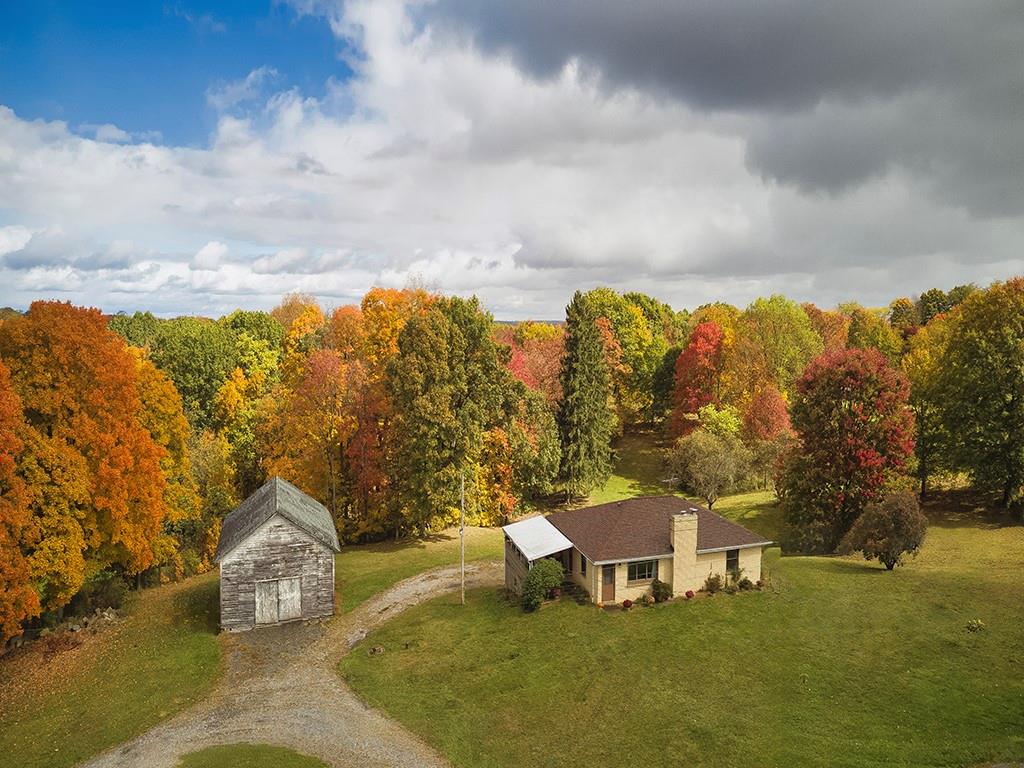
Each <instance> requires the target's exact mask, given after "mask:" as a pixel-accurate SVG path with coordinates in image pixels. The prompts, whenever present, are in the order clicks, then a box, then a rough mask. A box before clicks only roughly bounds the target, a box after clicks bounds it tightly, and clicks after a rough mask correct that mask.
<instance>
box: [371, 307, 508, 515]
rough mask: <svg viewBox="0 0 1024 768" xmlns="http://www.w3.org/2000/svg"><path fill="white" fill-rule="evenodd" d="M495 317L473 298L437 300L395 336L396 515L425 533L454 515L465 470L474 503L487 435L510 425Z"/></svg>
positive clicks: (391, 374) (392, 464)
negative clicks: (474, 483) (478, 466)
mask: <svg viewBox="0 0 1024 768" xmlns="http://www.w3.org/2000/svg"><path fill="white" fill-rule="evenodd" d="M492 322H493V321H492V320H491V317H490V316H489V315H487V314H486V313H484V312H483V311H481V309H480V304H479V302H478V301H477V300H476V299H475V298H473V299H469V300H467V299H461V298H457V297H453V298H445V299H438V300H437V301H435V302H434V303H433V304H431V306H430V309H429V310H428V311H427V312H424V313H423V314H421V315H417V316H416V317H413V318H412V319H411V320H409V322H408V323H407V324H406V326H405V328H404V329H403V330H402V333H401V334H400V335H399V337H398V355H397V356H396V357H395V358H394V359H393V360H392V361H391V364H390V366H389V369H388V386H389V394H390V396H391V401H392V407H393V413H394V416H393V421H392V434H393V435H394V440H393V441H392V445H391V447H390V451H389V457H388V458H389V461H388V463H389V474H390V481H391V489H392V491H393V500H394V503H395V504H396V507H397V509H396V511H397V514H398V515H399V516H400V518H401V519H402V520H404V521H405V523H406V524H407V525H409V526H410V527H412V528H414V529H415V530H417V531H418V532H420V533H424V532H426V531H427V530H429V529H430V528H431V527H436V526H437V525H439V524H448V523H452V522H455V520H456V519H457V513H458V507H459V474H460V471H465V477H466V489H467V490H466V493H467V505H469V503H470V499H469V495H470V493H471V485H472V478H473V476H474V472H475V462H476V461H477V460H478V459H479V454H480V447H481V441H482V436H483V433H484V431H486V430H488V429H490V428H492V427H494V426H497V425H500V424H503V423H504V422H505V416H506V413H505V410H506V409H505V406H506V403H507V401H508V389H509V387H511V386H513V384H512V382H513V380H512V376H511V374H510V373H509V372H508V370H507V369H506V368H505V365H504V361H503V360H502V359H501V357H500V355H499V350H498V347H497V345H496V344H495V343H494V341H493V339H492V338H491V325H492Z"/></svg>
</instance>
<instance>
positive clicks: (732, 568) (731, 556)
mask: <svg viewBox="0 0 1024 768" xmlns="http://www.w3.org/2000/svg"><path fill="white" fill-rule="evenodd" d="M725 572H726V573H731V574H733V575H734V576H735V575H736V574H737V573H739V572H740V551H739V550H738V549H730V550H726V553H725Z"/></svg>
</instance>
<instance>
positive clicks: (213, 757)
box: [179, 744, 326, 768]
mask: <svg viewBox="0 0 1024 768" xmlns="http://www.w3.org/2000/svg"><path fill="white" fill-rule="evenodd" d="M270 766H273V768H326V766H325V764H324V763H322V762H321V761H319V760H317V759H316V758H315V757H308V756H306V755H300V754H299V753H298V752H295V751H293V750H290V749H286V748H285V747H274V746H271V745H269V744H226V745H224V746H220V747H208V748H206V749H203V750H201V751H199V752H193V753H192V754H190V755H185V757H184V758H182V760H181V763H179V768H270Z"/></svg>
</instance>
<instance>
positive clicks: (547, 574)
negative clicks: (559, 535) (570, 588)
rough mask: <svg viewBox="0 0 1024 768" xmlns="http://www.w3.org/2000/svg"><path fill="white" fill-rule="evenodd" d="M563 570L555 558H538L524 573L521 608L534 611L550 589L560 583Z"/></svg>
mask: <svg viewBox="0 0 1024 768" xmlns="http://www.w3.org/2000/svg"><path fill="white" fill-rule="evenodd" d="M564 575H565V570H564V569H563V568H562V564H561V563H560V562H558V561H557V560H549V559H547V558H545V559H544V560H539V561H538V562H536V563H534V564H533V568H531V569H530V572H529V573H528V574H527V575H526V581H525V582H523V610H524V611H535V610H537V609H538V608H540V604H541V603H542V602H543V601H544V598H546V597H547V596H548V594H549V593H550V592H551V590H553V589H555V588H556V587H560V586H561V585H562V578H563V577H564Z"/></svg>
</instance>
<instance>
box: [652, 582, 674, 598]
mask: <svg viewBox="0 0 1024 768" xmlns="http://www.w3.org/2000/svg"><path fill="white" fill-rule="evenodd" d="M651 596H652V597H653V598H654V602H656V603H664V602H665V601H666V600H670V599H672V587H670V586H669V585H668V584H666V583H665V582H664V581H661V580H660V579H655V580H654V581H652V582H651Z"/></svg>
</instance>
